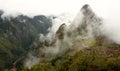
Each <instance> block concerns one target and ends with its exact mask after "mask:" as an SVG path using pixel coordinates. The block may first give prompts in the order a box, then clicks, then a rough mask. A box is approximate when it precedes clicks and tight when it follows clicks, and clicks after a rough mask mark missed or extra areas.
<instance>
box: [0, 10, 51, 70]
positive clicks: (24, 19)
mask: <svg viewBox="0 0 120 71" xmlns="http://www.w3.org/2000/svg"><path fill="white" fill-rule="evenodd" d="M3 14H4V12H3V11H0V69H2V68H6V67H7V68H9V67H10V66H12V63H13V62H14V61H16V60H17V59H19V58H21V56H25V55H26V53H27V51H28V50H29V47H30V46H31V44H32V43H33V42H34V41H35V39H36V38H37V37H38V35H39V33H42V34H46V33H47V29H48V28H49V27H50V26H51V20H50V19H49V18H47V17H46V16H43V15H39V16H34V17H33V18H30V17H28V16H25V15H18V16H17V17H15V18H13V17H11V16H8V17H4V18H2V15H3Z"/></svg>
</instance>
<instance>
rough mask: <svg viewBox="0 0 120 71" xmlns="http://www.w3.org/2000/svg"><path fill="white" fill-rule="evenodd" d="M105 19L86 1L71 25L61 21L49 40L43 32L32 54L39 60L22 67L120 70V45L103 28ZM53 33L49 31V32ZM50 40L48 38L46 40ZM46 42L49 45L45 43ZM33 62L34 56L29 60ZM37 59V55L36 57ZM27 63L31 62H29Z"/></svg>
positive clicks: (66, 70)
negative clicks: (105, 33)
mask: <svg viewBox="0 0 120 71" xmlns="http://www.w3.org/2000/svg"><path fill="white" fill-rule="evenodd" d="M102 24H104V23H103V20H102V19H101V18H100V17H98V16H97V15H96V14H95V13H94V12H93V11H92V9H91V8H90V6H89V5H87V4H86V5H84V6H83V7H82V8H81V10H80V12H79V13H78V14H77V15H76V17H75V19H74V21H73V22H72V23H71V25H70V26H66V25H65V23H64V24H62V25H61V26H60V27H59V29H58V30H57V31H56V33H55V34H53V35H54V36H55V37H54V38H53V39H51V41H49V40H48V39H46V38H47V36H48V35H45V36H40V38H42V40H43V41H40V42H39V44H40V46H36V47H35V48H33V49H34V51H32V53H31V55H33V56H34V57H36V58H38V62H37V64H34V65H31V67H29V66H27V65H26V67H29V68H25V67H23V68H22V69H20V70H23V71H28V70H29V71H118V70H119V69H120V53H119V52H120V45H119V44H116V43H115V42H113V41H112V40H111V39H109V38H107V36H105V35H104V34H103V33H102V31H101V25H102ZM48 33H50V32H48ZM46 41H47V42H46ZM46 43H47V45H46ZM27 62H31V64H32V60H29V59H28V61H26V64H27ZM33 63H34V59H33ZM28 65H30V64H29V63H28Z"/></svg>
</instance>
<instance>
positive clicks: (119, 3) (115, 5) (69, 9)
mask: <svg viewBox="0 0 120 71" xmlns="http://www.w3.org/2000/svg"><path fill="white" fill-rule="evenodd" d="M84 4H89V5H90V6H91V8H92V10H93V11H94V12H95V13H96V15H97V16H99V17H101V18H103V19H104V24H105V25H104V28H105V29H106V30H105V31H106V32H107V35H109V37H111V38H112V39H115V41H117V42H118V43H119V44H120V33H119V31H120V20H119V19H120V0H0V9H2V10H4V11H5V12H6V14H15V13H22V14H25V15H29V16H34V15H41V14H42V15H60V14H63V16H64V13H65V14H68V13H70V14H73V15H76V14H77V13H79V11H80V9H81V7H82V6H83V5H84ZM63 16H62V17H63ZM67 17H69V16H67ZM63 19H64V18H63Z"/></svg>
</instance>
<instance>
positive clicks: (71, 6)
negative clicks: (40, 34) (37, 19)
mask: <svg viewBox="0 0 120 71" xmlns="http://www.w3.org/2000/svg"><path fill="white" fill-rule="evenodd" d="M119 3H120V0H0V9H3V10H5V11H6V12H8V13H15V12H19V13H23V14H26V15H38V14H44V15H52V14H55V15H58V14H61V13H67V12H70V13H73V14H76V13H77V12H79V10H80V8H81V7H82V6H83V5H84V4H89V5H90V6H91V7H92V9H93V10H94V11H95V12H96V13H97V14H98V15H100V16H102V17H108V16H109V14H113V13H116V12H120V4H119ZM116 10H117V11H116ZM118 10H119V11H118Z"/></svg>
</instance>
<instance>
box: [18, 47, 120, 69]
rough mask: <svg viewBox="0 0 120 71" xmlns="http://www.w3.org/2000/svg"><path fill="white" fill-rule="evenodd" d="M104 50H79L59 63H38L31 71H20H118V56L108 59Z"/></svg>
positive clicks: (119, 64) (119, 57) (119, 61)
mask: <svg viewBox="0 0 120 71" xmlns="http://www.w3.org/2000/svg"><path fill="white" fill-rule="evenodd" d="M105 49H106V47H104V48H96V47H93V48H89V49H88V48H87V49H84V50H80V51H79V52H77V53H76V54H75V55H74V56H67V57H66V58H64V59H63V60H60V62H59V63H57V61H51V62H45V63H40V64H38V65H35V66H33V67H32V68H31V69H27V68H22V69H20V71H118V70H119V69H120V56H116V57H109V54H110V53H109V54H107V50H105ZM107 49H109V50H112V48H107ZM113 51H114V50H113ZM114 53H115V52H114ZM114 53H113V54H114Z"/></svg>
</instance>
